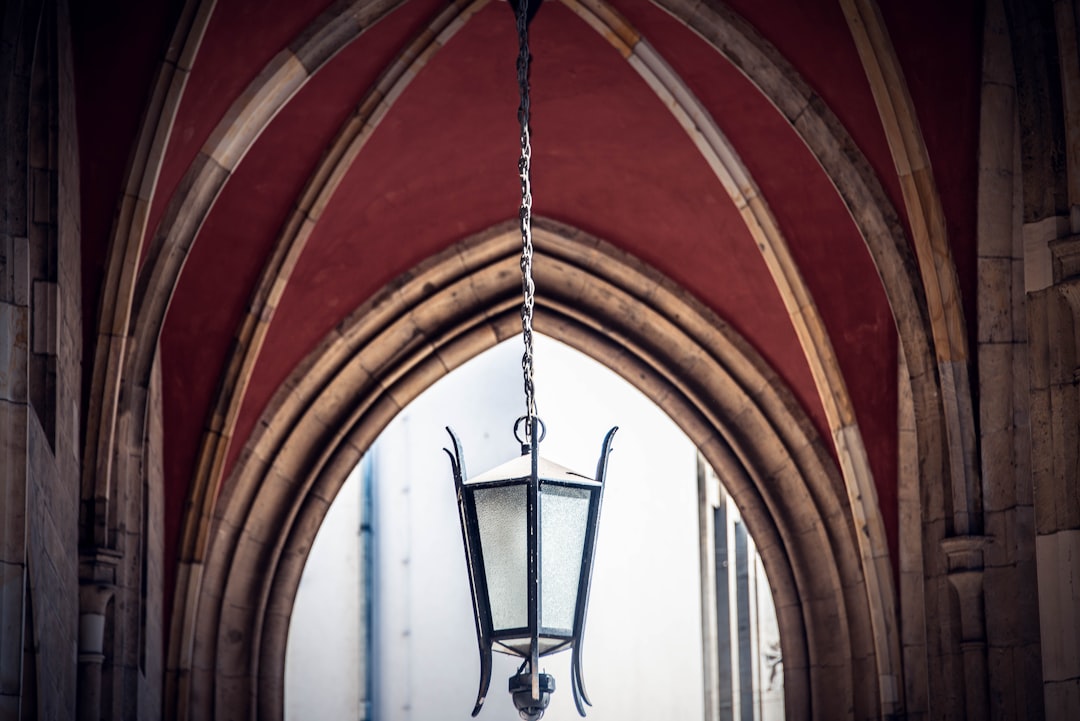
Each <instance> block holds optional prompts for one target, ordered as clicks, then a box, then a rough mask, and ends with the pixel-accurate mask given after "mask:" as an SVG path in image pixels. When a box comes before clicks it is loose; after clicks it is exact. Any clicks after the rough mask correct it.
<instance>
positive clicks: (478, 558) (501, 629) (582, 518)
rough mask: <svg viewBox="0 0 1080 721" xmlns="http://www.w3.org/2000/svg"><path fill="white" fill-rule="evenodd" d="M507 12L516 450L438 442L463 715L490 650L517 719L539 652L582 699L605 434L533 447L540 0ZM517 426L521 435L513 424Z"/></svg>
mask: <svg viewBox="0 0 1080 721" xmlns="http://www.w3.org/2000/svg"><path fill="white" fill-rule="evenodd" d="M511 4H512V5H513V7H514V10H515V13H516V15H517V31H518V60H517V75H518V87H519V90H520V101H521V102H520V105H519V107H518V121H519V123H520V125H521V156H520V158H519V160H518V175H519V178H520V180H521V209H520V213H519V219H520V221H521V243H522V246H521V289H522V296H523V300H522V306H521V331H522V337H523V339H524V343H525V354H524V356H523V357H522V360H521V367H522V371H523V375H524V385H525V415H524V416H522V417H521V418H519V419H518V421H517V423H516V424H515V425H514V435H515V437H516V438H517V439H518V441H519V442H520V443H521V456H520V457H519V458H516V459H514V460H512V461H510V462H509V463H505V464H503V465H501V466H499V467H498V468H494V469H492V470H490V471H488V472H487V473H483V474H481V475H479V476H474V477H472V478H468V477H467V476H466V474H465V460H464V457H463V454H462V450H461V442H460V441H459V440H458V438H457V436H455V435H454V432H453V431H451V430H450V429H449V428H447V429H446V430H447V431H448V432H449V433H450V438H451V440H452V441H453V446H454V450H453V452H451V451H450V450H447V451H446V453H447V455H449V456H450V464H451V466H452V469H453V472H454V483H455V485H456V487H457V501H458V511H459V515H460V517H461V534H462V537H463V539H464V541H465V558H466V561H467V563H468V567H469V584H470V587H471V589H472V601H473V612H474V617H475V621H476V639H477V643H478V644H479V646H480V690H479V692H478V693H477V697H476V705H475V706H474V707H473V711H472V715H473V716H476V715H477V714H478V713H480V708H481V707H482V706H483V705H484V698H485V697H486V696H487V692H488V687H489V686H490V684H491V654H492V651H500V652H502V653H506V654H510V655H511V656H518V657H520V658H521V659H523V660H522V663H521V666H520V667H519V668H518V671H517V673H516V674H515V675H514V676H512V677H511V678H510V684H509V690H510V693H511V694H512V696H513V699H514V705H515V706H516V707H517V709H518V713H519V714H520V715H521V717H522V718H523V719H525V721H536V720H537V719H539V718H540V717H541V716H543V715H544V709H546V708H547V706H548V702H549V701H550V698H551V693H552V692H553V691H554V690H555V679H553V678H552V677H551V676H549V675H548V674H546V673H542V672H541V671H540V663H539V661H540V658H541V657H542V656H547V655H548V654H552V653H555V652H557V651H565V650H567V649H569V650H570V651H571V657H570V686H571V689H572V691H573V694H574V704H575V706H577V710H578V713H580V714H581V715H582V716H584V715H585V705H591V704H590V702H589V698H588V695H587V694H586V693H585V684H584V682H583V679H582V673H581V640H582V633H583V632H584V630H585V609H586V606H587V605H588V601H589V583H590V580H591V578H592V564H593V554H594V552H595V550H596V525H597V520H598V519H599V517H600V502H601V500H602V497H603V492H604V476H605V473H606V469H607V457H608V453H609V452H610V451H611V440H612V438H613V437H614V435H615V431H616V430H617V428H612V429H611V430H610V431H608V433H607V436H606V437H605V438H604V442H603V445H602V447H601V449H600V460H599V461H598V462H597V464H596V476H595V477H594V478H590V477H588V476H584V475H581V474H579V473H574V472H573V471H570V470H567V469H566V468H563V467H562V466H560V465H558V464H556V463H553V462H551V461H549V460H547V459H545V458H541V457H540V453H539V445H540V441H542V440H543V439H544V435H545V433H546V429H545V428H544V424H543V423H542V422H541V421H540V419H539V418H537V416H536V397H535V389H534V384H533V337H532V318H533V307H534V304H535V297H534V293H535V287H534V285H533V277H532V258H533V244H532V184H531V176H530V161H531V157H532V146H531V144H530V140H529V113H530V108H529V63H530V56H529V35H528V24H529V21H530V20H531V19H532V16H533V15H534V14H535V13H536V11H537V9H538V8H539V6H540V0H511ZM519 431H524V437H522V435H520V434H519Z"/></svg>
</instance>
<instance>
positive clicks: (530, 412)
mask: <svg viewBox="0 0 1080 721" xmlns="http://www.w3.org/2000/svg"><path fill="white" fill-rule="evenodd" d="M517 5H518V8H517V31H518V58H517V75H518V90H519V91H520V104H519V105H518V122H519V123H520V124H521V157H520V158H519V159H518V175H519V176H521V211H520V212H519V214H518V217H519V219H520V221H521V293H522V297H523V300H522V304H521V334H522V337H523V339H524V342H525V354H524V355H523V356H522V357H521V370H522V373H523V375H524V380H525V421H526V422H525V434H526V435H525V437H526V439H528V438H529V437H530V436H531V434H532V429H533V419H534V418H535V417H536V389H535V385H534V381H533V332H532V321H533V306H534V305H535V304H536V297H535V293H536V286H535V285H534V283H533V276H532V261H533V242H532V178H531V174H530V161H531V160H532V145H531V143H530V140H529V62H530V60H531V57H530V55H529V25H528V20H527V15H528V5H529V2H528V0H518V3H517Z"/></svg>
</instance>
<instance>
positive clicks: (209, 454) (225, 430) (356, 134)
mask: <svg viewBox="0 0 1080 721" xmlns="http://www.w3.org/2000/svg"><path fill="white" fill-rule="evenodd" d="M488 1H489V0H459V1H458V2H455V3H453V4H451V5H450V6H449V7H447V8H446V9H444V10H443V11H442V12H441V13H439V14H438V15H437V16H436V17H435V18H434V19H433V20H432V21H431V23H430V24H429V26H428V27H427V29H426V30H425V31H423V32H422V33H421V34H420V35H419V36H418V37H417V38H416V39H415V40H414V41H413V42H412V44H411V45H410V46H409V47H407V48H406V49H405V50H404V51H402V53H401V55H399V56H398V58H396V59H395V60H394V62H393V63H392V64H391V65H390V66H389V67H388V68H387V69H386V70H385V71H384V73H383V75H382V76H381V77H380V79H379V80H378V81H377V82H376V84H375V85H374V86H373V87H372V89H371V90H370V91H369V92H368V94H367V95H366V96H365V97H364V99H363V100H362V101H361V103H360V105H359V106H358V107H357V109H356V111H355V112H354V113H353V115H352V116H351V117H350V118H349V119H348V120H347V121H346V123H345V125H344V126H343V128H342V129H341V131H340V132H339V133H338V136H337V138H336V139H335V140H334V142H333V144H332V145H331V147H330V148H329V150H328V151H327V153H326V155H325V158H324V161H323V162H322V163H321V164H320V166H319V168H318V169H316V171H315V172H314V173H313V175H312V178H311V179H310V180H309V182H308V185H307V186H306V187H305V189H304V191H303V193H302V195H301V196H300V198H299V200H298V202H297V205H296V208H295V210H294V211H293V212H292V214H291V215H290V217H289V219H288V220H287V221H286V223H285V225H284V228H283V231H282V235H281V236H280V237H279V240H278V242H277V243H276V244H275V247H274V250H273V253H272V255H271V257H270V260H269V262H268V263H267V266H266V269H265V270H264V272H263V276H262V278H261V279H260V282H259V285H258V287H257V288H256V291H255V295H254V298H253V301H252V303H251V304H250V310H249V311H248V313H247V314H246V315H245V316H244V319H243V320H242V321H241V324H240V327H239V329H238V332H237V342H236V346H235V347H236V349H235V350H234V352H233V354H232V355H231V356H230V359H229V363H228V365H227V367H226V370H225V383H224V384H223V386H222V387H223V391H222V393H221V394H220V395H219V396H218V398H217V400H216V403H215V407H214V409H213V412H212V414H211V417H210V419H209V420H208V427H207V428H206V430H205V432H204V437H203V441H202V445H201V447H200V451H199V456H198V460H197V465H196V470H195V477H194V478H193V480H192V489H191V492H190V498H191V507H192V508H193V509H195V512H193V513H190V514H189V515H188V517H187V518H185V521H184V526H183V530H182V537H181V542H180V548H179V552H180V558H181V573H180V577H179V579H178V582H177V591H176V604H177V607H178V608H179V607H181V606H182V605H187V604H189V603H192V602H193V601H194V599H196V598H197V596H198V594H199V589H200V586H201V571H202V560H203V558H204V554H205V549H206V544H207V540H208V539H207V533H208V529H209V522H210V518H211V514H212V512H213V505H214V502H215V501H216V499H217V493H218V490H219V484H220V481H221V477H222V473H223V469H224V464H225V459H226V457H227V455H228V450H229V445H230V443H231V441H232V434H233V429H234V427H235V423H236V417H237V415H238V414H239V412H240V409H241V407H242V405H243V401H244V397H245V392H246V390H247V384H248V381H249V379H250V377H251V372H252V370H253V369H254V366H255V363H256V362H257V360H258V357H259V352H260V351H261V349H262V343H263V340H264V338H265V336H266V332H267V330H268V329H269V327H270V323H271V321H272V320H273V317H274V313H275V311H276V309H277V304H278V302H279V301H280V299H281V295H282V293H284V291H285V288H286V286H287V285H288V282H289V278H290V276H291V274H292V270H293V268H294V267H295V265H296V261H297V259H298V258H299V257H300V254H301V253H302V252H303V250H304V248H305V247H306V246H307V240H308V238H309V237H310V235H311V231H312V230H313V229H314V227H315V224H316V223H317V222H318V220H319V218H320V217H321V215H322V212H323V211H324V210H325V208H326V205H327V203H328V202H329V200H330V198H331V196H332V195H333V194H334V192H335V191H336V190H337V187H338V185H339V183H340V182H341V179H342V178H343V177H344V175H345V173H346V172H347V171H348V168H349V167H350V166H351V165H352V163H353V161H354V160H355V158H356V156H357V155H358V154H359V153H360V151H361V150H362V149H363V147H364V146H365V145H366V143H367V141H368V140H369V139H370V138H371V136H372V134H373V133H374V131H375V129H376V128H377V127H378V125H379V123H380V122H381V121H382V119H383V118H384V117H385V115H386V113H387V111H388V110H389V108H390V106H391V105H392V104H393V102H394V101H395V100H396V99H397V97H398V96H399V95H400V94H401V93H402V92H403V91H404V89H405V88H406V87H407V86H408V85H409V83H411V82H412V80H413V78H415V77H416V75H417V73H419V71H420V69H421V68H422V67H423V66H424V65H426V64H427V62H429V61H430V60H431V58H432V57H434V55H435V54H436V53H437V52H438V50H439V49H440V48H441V47H442V46H443V45H445V44H446V43H447V42H448V41H449V39H450V38H451V37H453V35H454V34H455V33H456V32H457V31H458V30H459V29H460V28H461V27H463V25H464V23H465V21H466V20H467V19H468V18H469V17H471V16H472V15H473V14H475V13H476V12H477V11H479V10H480V9H481V8H482V7H484V6H485V5H486V4H487V3H488ZM349 20H350V16H349V15H348V13H345V14H343V15H342V16H341V17H340V19H338V20H337V21H336V22H337V24H339V25H340V24H346V25H348V21H349ZM324 22H325V26H324V27H323V28H321V29H319V30H312V31H311V36H312V37H317V38H324V39H325V38H326V37H327V36H329V37H331V38H332V39H334V40H335V41H336V42H339V43H342V42H344V41H347V40H351V39H353V38H352V37H347V38H342V37H339V35H340V30H338V31H337V32H336V33H335V32H332V31H331V30H329V29H327V28H333V27H336V25H335V22H333V21H331V19H330V18H325V19H324ZM356 27H358V28H360V27H363V24H358V25H357V26H356ZM310 54H311V53H310V52H308V53H305V52H303V51H297V53H296V54H295V55H294V54H292V53H290V54H289V55H288V56H287V58H288V59H287V60H281V61H280V62H279V63H278V64H272V68H268V69H267V71H265V73H264V74H265V75H266V78H264V80H266V81H267V82H268V83H271V84H272V82H273V79H274V78H279V77H283V76H282V73H283V72H285V71H282V70H280V69H279V68H282V67H288V68H290V69H289V70H288V71H287V72H285V76H284V77H285V78H286V79H285V82H286V83H288V82H292V80H290V79H289V78H290V77H291V73H294V72H298V71H299V68H300V67H306V64H305V65H304V66H300V65H299V63H300V60H298V59H297V58H304V57H306V55H310ZM324 54H325V53H324ZM259 92H262V94H263V95H273V96H274V97H278V98H279V99H281V100H282V102H283V101H284V95H286V94H280V93H279V94H277V95H275V94H274V93H267V92H265V91H259ZM256 105H260V103H256ZM261 105H265V104H261ZM238 117H239V116H238ZM254 124H255V123H252V122H251V121H250V120H245V121H243V122H239V123H234V125H238V126H239V129H238V130H237V139H239V138H242V142H241V143H240V145H243V144H244V143H247V144H250V143H251V142H253V140H254V138H253V137H250V136H249V133H248V131H246V130H244V129H245V128H250V127H251V126H252V125H254ZM234 140H235V139H234ZM211 145H214V146H215V147H222V141H220V140H218V141H214V142H213V143H211V142H210V141H208V143H207V147H210V146H211ZM235 153H236V151H235V150H228V149H225V150H223V152H221V153H219V157H222V158H227V157H231V156H233V155H235ZM182 621H183V619H182V618H180V617H179V616H177V617H176V618H174V623H173V628H172V633H173V639H174V641H173V643H172V644H170V646H171V648H172V649H173V651H174V652H175V653H171V654H170V659H169V663H170V667H169V668H170V671H169V675H170V678H174V677H175V678H179V679H181V683H183V678H184V674H185V673H186V672H187V669H188V668H189V667H188V665H187V664H188V663H189V662H190V659H191V658H192V653H193V646H192V640H191V634H192V632H193V629H192V628H190V627H189V626H183V625H182ZM185 659H186V660H187V661H185ZM181 696H182V697H186V694H185V693H184V692H183V691H181ZM186 717H187V714H186V712H185V711H183V710H182V711H181V713H179V715H178V718H186Z"/></svg>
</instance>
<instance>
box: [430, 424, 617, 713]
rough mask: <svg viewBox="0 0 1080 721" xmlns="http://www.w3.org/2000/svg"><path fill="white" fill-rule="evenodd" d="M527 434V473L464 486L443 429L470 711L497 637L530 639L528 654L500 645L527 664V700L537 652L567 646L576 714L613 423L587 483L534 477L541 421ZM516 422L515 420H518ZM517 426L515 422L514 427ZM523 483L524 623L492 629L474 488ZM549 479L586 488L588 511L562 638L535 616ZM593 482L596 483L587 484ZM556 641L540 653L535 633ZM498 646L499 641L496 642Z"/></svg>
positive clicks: (459, 455) (461, 465) (484, 683)
mask: <svg viewBox="0 0 1080 721" xmlns="http://www.w3.org/2000/svg"><path fill="white" fill-rule="evenodd" d="M531 422H532V427H531V433H530V434H528V436H527V437H528V439H529V443H528V444H525V443H522V454H523V455H525V454H529V455H530V456H531V464H530V467H531V472H530V474H529V476H528V477H517V478H507V479H499V480H495V481H490V482H485V483H482V484H475V485H473V486H471V487H470V486H468V485H467V484H466V482H465V480H466V474H465V460H464V454H463V452H462V448H461V442H460V441H459V440H458V438H457V436H456V435H455V434H454V432H453V431H452V430H451V429H450V428H447V429H446V431H447V433H449V434H450V439H451V441H452V444H453V448H454V450H453V452H451V451H450V449H444V450H445V451H446V454H447V455H448V456H449V457H450V465H451V468H452V470H453V473H454V486H455V488H456V491H457V502H458V516H459V518H460V520H461V535H462V540H463V542H464V545H465V561H466V563H467V564H468V569H469V587H470V589H471V591H472V601H473V615H474V620H475V622H476V641H477V645H478V646H479V650H480V688H479V691H478V692H477V696H476V705H475V706H474V707H473V710H472V715H473V716H476V715H477V714H478V713H480V709H481V707H482V706H483V705H484V699H485V698H486V696H487V692H488V688H489V686H490V684H491V659H492V656H491V654H492V650H493V645H494V644H495V643H498V642H499V641H500V639H510V638H522V637H525V636H527V637H528V638H529V653H528V655H527V656H526V655H523V654H521V653H515V652H513V649H511V648H509V647H507V646H502V648H503V649H506V650H501V649H500V652H501V653H507V654H509V655H515V656H519V657H522V658H524V659H525V663H527V664H528V665H529V671H528V673H529V676H530V680H531V684H530V685H531V692H532V698H533V699H534V700H536V701H539V699H540V697H541V692H542V688H541V684H542V682H541V676H542V675H543V674H541V673H540V670H539V667H540V664H539V660H540V657H541V656H547V655H549V654H552V653H557V652H559V651H564V650H566V649H567V648H570V649H571V659H570V667H571V679H570V681H571V684H570V685H571V689H572V691H573V695H574V705H575V706H576V707H577V710H578V713H580V714H581V715H582V716H584V715H585V706H586V705H589V706H591V705H592V703H591V702H590V701H589V697H588V694H587V693H586V691H585V683H584V678H583V675H582V670H581V641H582V636H583V634H584V630H585V618H586V607H587V605H588V602H589V586H590V584H591V581H592V566H593V559H594V556H595V553H596V538H597V520H598V519H599V517H600V507H601V504H602V501H603V495H604V480H605V477H606V475H607V459H608V454H609V453H610V451H611V442H612V439H613V438H614V436H615V431H617V430H618V427H617V426H616V427H615V428H612V429H611V430H610V431H608V433H607V435H606V436H605V437H604V441H603V444H602V447H601V452H600V460H599V461H597V464H596V478H595V479H588V480H589V481H590V484H589V485H585V484H582V485H577V484H572V483H566V482H563V481H555V480H554V479H551V480H545V479H543V478H540V477H539V468H538V467H539V459H540V455H539V443H540V439H542V438H543V430H542V425H543V424H542V423H541V422H540V421H539V419H537V418H535V417H534V418H532V419H531ZM519 423H520V420H519ZM516 428H517V426H515V430H516ZM522 483H526V484H527V490H526V518H527V521H526V523H527V529H526V533H527V554H528V570H527V583H528V584H529V589H528V624H529V625H528V627H527V628H515V629H504V630H502V631H501V632H499V633H497V634H496V633H495V630H494V628H493V625H492V619H491V600H490V598H489V597H488V590H487V589H488V585H487V575H486V571H485V568H484V557H483V549H482V547H481V543H480V526H479V522H478V518H477V513H476V500H475V491H476V490H479V489H486V488H495V487H499V486H507V485H519V484H522ZM547 483H551V484H552V485H560V486H565V487H571V488H583V489H586V490H588V492H589V511H588V517H587V521H586V526H585V539H584V543H583V548H582V555H581V570H580V575H579V576H578V587H577V599H576V602H575V609H574V627H573V629H572V631H571V634H570V635H569V636H567V635H566V634H565V633H560V632H559V631H560V630H559V629H544V628H542V627H541V626H540V623H541V621H542V619H541V614H540V600H541V598H542V586H541V583H542V579H541V578H540V568H541V563H540V561H541V558H542V554H543V548H542V544H541V540H540V528H541V524H540V513H541V507H540V506H541V504H540V486H541V484H547ZM593 483H595V484H596V485H595V486H594V485H592V484H593ZM541 636H543V637H545V638H550V639H553V640H554V639H558V640H560V641H563V642H562V643H559V644H558V645H556V646H554V647H552V648H549V649H547V650H546V651H544V652H543V653H541V652H540V637H541ZM500 645H501V644H500Z"/></svg>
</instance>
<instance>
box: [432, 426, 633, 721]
mask: <svg viewBox="0 0 1080 721" xmlns="http://www.w3.org/2000/svg"><path fill="white" fill-rule="evenodd" d="M526 421H527V419H526V418H524V417H523V418H520V419H519V420H518V422H517V424H516V425H515V427H514V431H515V435H517V431H518V429H519V428H520V427H521V425H522V423H523V422H526ZM532 423H533V432H532V433H531V434H527V436H526V439H521V438H520V436H519V437H518V440H519V441H521V450H522V455H521V456H520V457H518V458H515V459H514V460H512V461H510V462H508V463H504V464H503V465H501V466H498V467H497V468H494V469H492V470H490V471H488V472H486V473H482V474H480V475H478V476H474V477H472V478H467V479H466V478H465V467H464V459H463V454H462V449H461V443H460V441H459V440H458V438H457V436H456V435H454V432H453V431H451V430H450V429H449V428H448V429H447V431H449V433H450V438H451V440H452V441H453V446H454V450H453V452H452V453H451V452H450V451H449V450H447V454H448V455H449V456H450V463H451V466H452V469H453V473H454V483H455V486H456V488H457V500H458V511H459V514H460V517H461V532H462V537H463V539H464V541H465V556H466V562H467V564H468V568H469V583H470V586H471V589H472V600H473V610H474V613H475V620H476V638H477V642H478V644H479V646H480V691H479V693H478V694H477V699H476V705H475V707H474V708H473V712H472V715H473V716H476V714H478V713H479V712H480V708H481V706H483V703H484V697H485V696H486V695H487V690H488V686H489V684H490V682H491V654H492V651H493V650H494V651H500V652H502V653H506V654H510V655H512V656H519V657H521V658H522V659H523V662H522V665H521V668H519V670H518V674H517V675H515V676H514V677H512V678H511V679H510V692H511V694H513V697H514V705H515V706H516V707H517V709H518V711H519V713H520V714H521V717H522V718H523V719H526V720H527V721H535V720H536V719H539V718H540V717H541V716H542V715H543V713H544V709H545V708H547V705H548V700H549V698H550V694H551V692H552V691H554V690H555V681H554V679H553V678H552V677H551V676H549V675H548V674H545V673H540V671H539V659H540V657H542V656H546V655H548V654H551V653H555V652H557V651H564V650H567V649H570V650H571V660H570V681H571V688H572V690H573V694H574V704H575V705H576V706H577V709H578V712H579V713H580V714H581V715H582V716H584V715H585V708H584V705H585V704H590V702H589V699H588V696H587V695H586V693H585V686H584V683H583V680H582V672H581V639H582V633H583V632H584V629H585V611H586V607H587V605H588V602H589V583H590V579H591V577H592V562H593V554H594V552H595V549H596V530H597V521H598V519H599V517H600V503H601V500H602V497H603V493H604V477H605V474H606V468H607V457H608V453H609V452H610V450H611V441H612V438H613V437H614V435H615V431H616V430H617V429H616V428H612V429H611V430H610V431H608V434H607V436H606V437H605V438H604V441H603V445H602V447H601V451H600V460H599V461H598V462H597V465H596V477H595V478H590V477H588V476H584V475H581V474H579V473H575V472H573V471H570V470H568V469H566V468H563V467H562V466H560V465H558V464H557V463H553V462H551V461H549V460H547V459H546V458H543V457H541V456H540V455H539V453H538V446H539V442H540V441H541V440H542V439H543V437H544V426H543V423H542V422H541V421H540V420H539V419H538V418H535V417H534V418H533V419H532ZM538 430H539V434H538V433H537V431H538Z"/></svg>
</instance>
